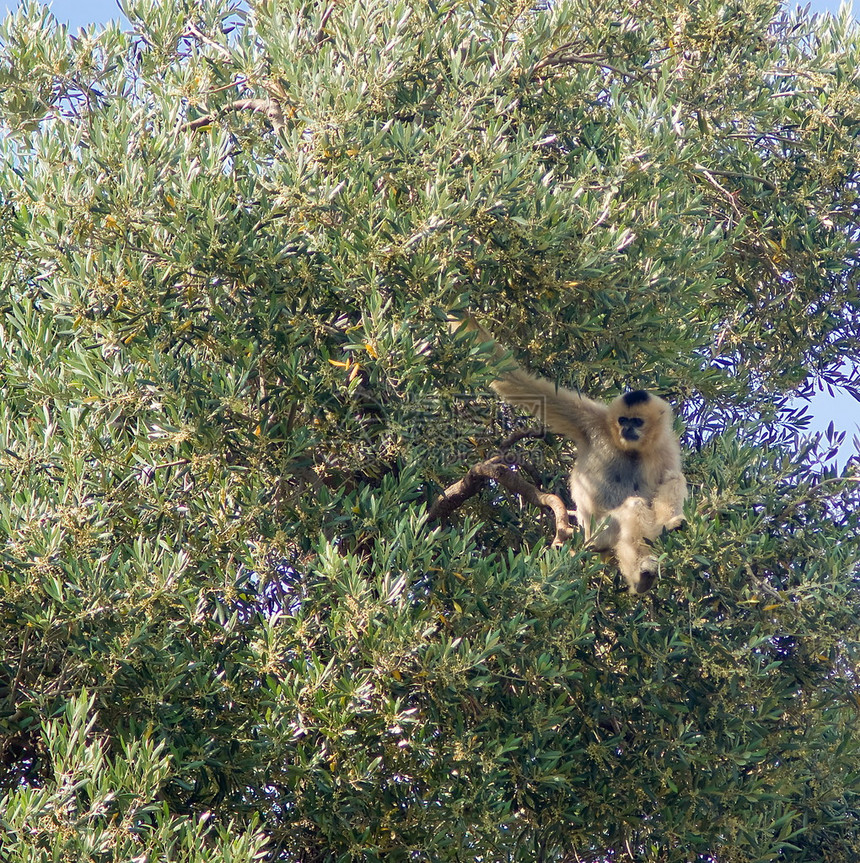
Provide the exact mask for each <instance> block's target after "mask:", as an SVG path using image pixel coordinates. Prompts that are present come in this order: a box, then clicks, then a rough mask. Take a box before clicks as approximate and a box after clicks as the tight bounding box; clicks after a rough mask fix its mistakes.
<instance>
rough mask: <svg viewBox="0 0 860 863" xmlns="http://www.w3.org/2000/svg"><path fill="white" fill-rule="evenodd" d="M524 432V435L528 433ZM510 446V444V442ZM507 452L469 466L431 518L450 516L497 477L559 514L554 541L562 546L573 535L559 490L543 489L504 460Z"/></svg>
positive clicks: (433, 509) (439, 500) (440, 499)
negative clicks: (553, 492) (553, 491)
mask: <svg viewBox="0 0 860 863" xmlns="http://www.w3.org/2000/svg"><path fill="white" fill-rule="evenodd" d="M525 436H526V435H525V434H523V435H521V437H525ZM508 446H510V444H508ZM503 460H504V456H494V457H493V458H491V459H488V460H487V461H482V462H479V463H478V464H476V465H474V466H473V467H471V468H469V472H468V473H467V474H466V475H465V476H464V477H463V478H462V479H461V480H458V481H457V482H455V483H454V484H453V485H450V486H448V488H446V489H445V491H443V492H442V494H440V495H439V497H438V498H437V499H436V502H435V503H434V504H433V506H432V507H431V508H430V513H429V516H430V519H431V520H441V519H444V518H447V517H448V516H449V515H450V514H451V513H452V512H454V510H455V509H457V508H458V507H459V506H461V505H462V504H464V503H465V502H466V501H467V500H468V499H469V498H470V497H474V496H475V495H476V494H477V493H478V492H479V491H480V490H481V489H482V488H483V487H484V486H485V485H486V484H487V482H488V481H489V480H491V479H493V480H495V481H496V482H497V483H498V484H499V485H501V486H504V488H506V489H508V491H512V492H514V494H518V495H520V497H522V498H523V499H524V500H527V501H528V502H529V503H530V504H532V505H533V506H537V507H541V508H546V509H549V510H550V511H551V512H552V514H553V517H554V518H555V537H554V538H553V541H552V544H553V547H554V548H558V547H559V546H560V545H562V544H563V543H565V542H566V541H567V540H568V539H570V537H571V536H573V528H571V526H570V516H569V515H568V512H567V506H565V503H564V501H563V500H562V499H561V498H560V497H559V496H558V495H557V494H550V493H549V492H545V491H541V490H540V489H539V488H538V487H537V486H536V485H533V484H532V483H530V482H529V481H528V480H527V479H525V478H524V477H523V476H522V475H521V474H519V473H517V472H516V471H514V470H512V469H511V468H509V467H508V466H507V465H505V464H503V463H502V462H503Z"/></svg>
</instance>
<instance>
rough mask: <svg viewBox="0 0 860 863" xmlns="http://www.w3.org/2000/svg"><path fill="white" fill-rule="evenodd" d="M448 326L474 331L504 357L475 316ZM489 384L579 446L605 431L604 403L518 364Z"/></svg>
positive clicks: (498, 356)
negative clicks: (560, 385)
mask: <svg viewBox="0 0 860 863" xmlns="http://www.w3.org/2000/svg"><path fill="white" fill-rule="evenodd" d="M449 326H450V329H451V332H452V333H456V332H464V331H465V332H474V333H476V334H478V335H480V337H481V341H483V342H490V343H492V344H493V346H494V347H493V357H494V358H495V359H497V360H500V359H502V358H503V357H505V356H506V352H505V351H504V350H503V349H502V348H501V347H500V346H499V345H498V343H497V342H496V341H495V339H494V338H493V337H492V336H491V335H490V334H489V333H488V332H487V331H486V330H485V329H484V328H483V327H482V326H481V325H480V324H479V323H478V322H477V321H476V320H475V319H474V318H472V317H468V318H465V319H464V320H457V321H451V322H450V324H449ZM491 386H492V387H493V389H494V390H495V391H496V392H497V393H498V394H499V395H500V396H501V397H502V398H503V399H504V400H505V401H506V402H508V403H509V404H511V405H514V406H515V407H520V408H523V409H524V410H527V411H528V412H529V413H531V414H532V415H534V416H536V417H537V418H538V419H539V420H540V421H541V422H543V423H544V424H545V425H546V426H547V428H549V429H551V430H552V431H554V432H556V433H557V434H561V435H565V436H567V437H570V438H573V440H574V441H576V443H577V444H578V445H580V446H583V445H584V446H588V445H589V444H591V443H592V442H593V438H594V436H595V434H601V433H605V432H604V430H605V428H606V417H607V414H608V408H607V407H606V405H602V404H600V403H598V402H595V401H592V400H591V399H588V398H585V397H584V396H581V395H579V394H578V393H575V392H573V391H572V390H568V389H564V387H557V386H556V385H555V384H554V383H551V382H550V381H548V380H545V379H544V378H539V377H536V376H535V375H532V374H529V373H528V372H527V371H525V370H524V369H521V368H520V367H519V366H517V367H515V368H513V369H511V370H510V371H506V372H503V373H502V376H501V378H499V380H497V381H494V382H493V383H492V385H491Z"/></svg>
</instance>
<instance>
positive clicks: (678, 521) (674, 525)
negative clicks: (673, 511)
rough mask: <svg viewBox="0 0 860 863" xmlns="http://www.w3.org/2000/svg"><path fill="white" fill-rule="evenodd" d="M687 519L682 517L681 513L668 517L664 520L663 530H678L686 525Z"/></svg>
mask: <svg viewBox="0 0 860 863" xmlns="http://www.w3.org/2000/svg"><path fill="white" fill-rule="evenodd" d="M686 525H687V519H686V518H684V516H683V515H676V516H675V517H674V518H670V519H669V521H667V522H666V525H665V527H664V530H667V531H669V530H679V529H680V528H682V527H686Z"/></svg>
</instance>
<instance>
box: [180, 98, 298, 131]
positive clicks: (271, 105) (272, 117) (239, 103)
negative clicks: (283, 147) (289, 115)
mask: <svg viewBox="0 0 860 863" xmlns="http://www.w3.org/2000/svg"><path fill="white" fill-rule="evenodd" d="M227 111H257V112H258V113H260V114H265V115H266V117H267V118H268V120H269V122H270V123H271V124H272V129H273V130H274V131H275V132H276V133H279V132H281V130H282V129H283V128H284V113H283V111H282V110H281V106H280V104H279V103H278V102H276V101H275V100H274V99H236V100H235V101H234V102H231V103H230V104H229V105H225V106H224V107H222V108H219V109H218V110H217V111H216V112H214V113H212V114H206V115H204V116H203V117H198V118H197V119H196V120H191V121H189V122H188V123H185V125H184V126H183V128H184V129H190V130H191V131H192V132H194V131H196V130H197V129H200V128H202V127H203V126H208V125H209V124H210V123H212V122H214V120H216V119H217V118H218V117H220V116H221V115H222V114H225V113H226V112H227Z"/></svg>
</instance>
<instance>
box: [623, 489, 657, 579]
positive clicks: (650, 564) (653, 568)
mask: <svg viewBox="0 0 860 863" xmlns="http://www.w3.org/2000/svg"><path fill="white" fill-rule="evenodd" d="M612 517H613V519H615V520H616V521H617V522H618V525H619V536H618V542H617V544H616V546H615V557H616V559H617V560H618V568H619V569H620V570H621V575H623V576H624V580H625V581H626V582H627V586H628V588H629V590H630V593H645V592H646V591H647V590H648V589H649V588H650V587H651V586H652V585H653V584H654V582H655V581H656V580H657V559H656V558H655V557H654V556H653V555H652V554H651V553H650V550H649V548H648V545H647V543H646V542H645V540H646V539H650V538H652V537H653V535H654V534H655V524H654V510H653V509H652V508H651V507H650V506H649V505H648V502H647V501H646V500H645V499H644V498H641V497H631V498H628V499H627V500H626V501H624V503H623V504H621V506H619V507H617V508H616V509H614V510H613V511H612ZM658 532H659V531H658Z"/></svg>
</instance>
